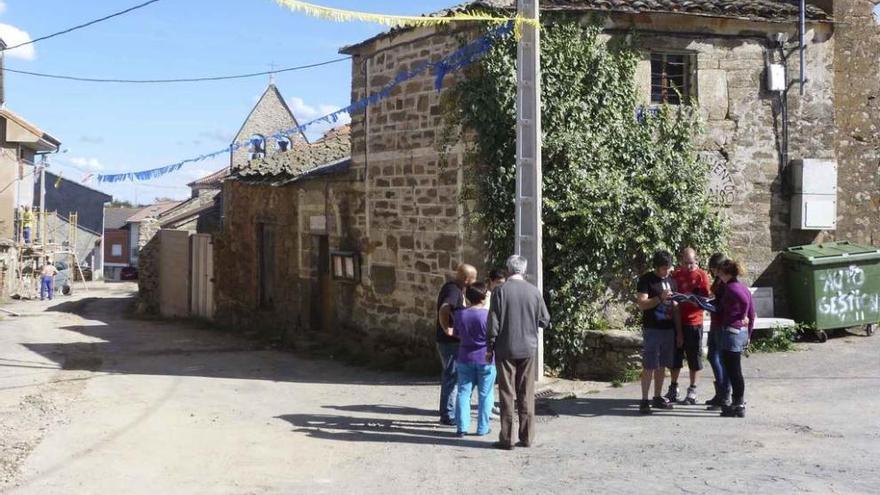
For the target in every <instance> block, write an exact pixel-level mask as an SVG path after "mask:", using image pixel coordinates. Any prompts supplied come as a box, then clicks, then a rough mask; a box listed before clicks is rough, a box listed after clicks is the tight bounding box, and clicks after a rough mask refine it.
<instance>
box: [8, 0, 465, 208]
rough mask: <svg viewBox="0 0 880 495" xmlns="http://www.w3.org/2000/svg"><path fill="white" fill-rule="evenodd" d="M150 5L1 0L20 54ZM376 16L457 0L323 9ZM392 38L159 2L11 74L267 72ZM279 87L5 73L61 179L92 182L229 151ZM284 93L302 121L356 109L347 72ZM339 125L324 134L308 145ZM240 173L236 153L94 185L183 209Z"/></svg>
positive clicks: (38, 52) (325, 0) (260, 10)
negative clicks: (208, 187) (141, 178)
mask: <svg viewBox="0 0 880 495" xmlns="http://www.w3.org/2000/svg"><path fill="white" fill-rule="evenodd" d="M142 1H143V0H113V1H107V0H103V1H99V0H79V1H76V2H72V1H70V0H0V37H2V38H3V39H4V40H5V41H6V42H7V44H8V45H10V46H11V45H14V44H16V43H18V42H21V41H26V40H28V39H32V38H36V37H39V36H42V35H45V34H49V33H53V32H55V31H59V30H62V29H65V28H68V27H70V26H72V25H75V24H79V23H82V22H85V21H89V20H92V19H95V18H98V17H102V16H104V15H107V14H110V13H112V12H115V11H118V10H122V9H125V8H128V7H130V6H133V5H136V4H139V3H142ZM312 1H313V3H319V4H321V5H327V6H331V7H339V8H345V9H356V10H361V11H368V12H378V13H387V14H403V15H412V14H420V13H424V12H430V11H434V10H439V9H441V8H443V7H446V6H449V5H452V4H455V3H458V0H419V1H418V2H417V3H416V2H412V1H404V0H385V1H379V0H312ZM385 29H386V28H384V27H382V26H380V25H376V24H366V23H337V22H331V21H325V20H320V19H314V18H311V17H308V16H305V15H304V14H300V13H295V12H292V11H290V10H287V9H285V8H283V7H280V6H278V5H277V4H276V3H275V2H273V1H272V0H213V1H209V0H161V1H159V2H157V3H155V4H152V5H149V6H147V7H145V8H142V9H140V10H136V11H134V12H132V13H129V14H127V15H124V16H120V17H117V18H114V19H111V20H108V21H106V22H104V23H101V24H97V25H94V26H91V27H87V28H85V29H82V30H79V31H75V32H73V33H70V34H67V35H64V36H59V37H57V38H52V39H49V40H46V41H41V42H38V43H35V44H34V45H30V46H29V47H26V48H23V49H18V50H13V51H10V52H7V53H6V61H5V63H6V67H8V68H11V69H19V70H26V71H33V72H45V73H52V74H65V75H74V76H84V77H98V78H128V79H138V78H151V79H154V78H162V79H164V78H177V77H199V76H212V75H225V74H237V73H247V72H261V71H268V70H270V68H272V65H273V64H274V66H275V68H279V67H288V66H297V65H304V64H312V63H316V62H322V61H326V60H331V59H335V58H339V57H341V56H342V55H340V54H339V53H338V50H339V48H340V47H342V46H345V45H350V44H353V43H357V42H359V41H361V40H364V39H366V38H368V37H370V36H373V35H374V34H376V33H379V32H382V31H384V30H385ZM268 82H269V80H268V77H257V78H253V79H244V80H234V81H221V82H209V83H189V84H173V85H117V84H94V83H85V82H71V81H59V80H50V79H41V78H35V77H32V76H27V75H22V74H14V73H7V74H6V81H5V83H6V105H7V107H8V108H9V109H11V110H12V111H14V112H16V113H18V114H19V115H21V116H23V117H24V118H25V119H27V120H28V121H30V122H32V123H34V124H36V125H37V126H39V127H40V128H41V129H43V130H44V131H45V132H48V133H50V134H52V135H53V136H55V137H56V138H58V139H59V140H60V141H61V142H62V146H61V149H62V152H61V153H58V154H56V155H52V156H51V157H50V170H51V171H53V172H60V173H61V174H62V175H63V176H64V177H65V178H68V179H71V180H76V181H78V182H79V181H81V180H82V179H83V178H85V177H86V175H87V174H88V172H94V173H116V172H131V171H139V170H146V169H152V168H157V167H161V166H163V165H168V164H171V163H176V162H178V161H180V160H183V159H186V158H191V157H194V156H199V155H201V154H205V153H209V152H213V151H216V150H219V149H223V148H225V147H227V146H228V145H229V143H230V142H231V140H232V138H233V136H234V134H235V133H236V132H237V131H238V129H239V127H240V126H241V124H242V122H243V121H244V119H245V118H246V117H247V115H248V113H249V112H250V110H251V108H252V107H253V106H254V104H255V103H256V102H257V99H258V98H259V96H260V95H261V94H262V93H263V91H265V89H266V85H267V84H268ZM275 84H276V86H278V89H279V90H280V91H281V93H282V94H283V95H284V97H285V99H286V100H287V102H288V104H289V106H290V107H291V109H292V110H293V112H294V115H295V116H296V118H297V119H298V120H299V122H300V123H302V122H306V121H308V120H311V119H313V118H316V117H320V116H322V115H325V114H327V113H329V112H331V111H333V110H336V109H338V108H342V107H345V106H347V105H348V104H349V103H350V99H351V96H350V84H351V65H350V63H349V62H340V63H337V64H333V65H329V66H324V67H320V68H315V69H308V70H305V71H300V72H292V73H285V74H278V75H276V76H275ZM327 128H328V126H325V127H323V129H321V128H317V129H316V131H314V132H312V133H311V134H310V136H309V137H310V138H314V137H317V136H320V133H321V131H322V130H326V129H327ZM227 164H228V155H227V156H224V157H222V158H217V159H215V160H211V161H204V162H199V163H195V164H190V165H187V166H185V167H184V168H183V169H182V170H181V171H179V172H177V173H175V174H170V175H167V176H165V177H164V178H161V179H156V180H152V181H149V182H143V183H132V182H126V183H121V184H109V185H108V184H98V183H97V182H96V181H95V180H94V179H92V180H90V181H89V182H86V184H87V185H89V186H91V187H94V188H96V189H100V190H102V191H104V192H106V193H108V194H111V195H113V196H114V198H116V199H120V200H128V201H132V202H136V203H140V204H146V203H149V202H152V201H153V200H155V199H156V198H160V197H172V198H176V199H185V198H186V197H188V195H189V189H188V188H187V187H186V184H187V183H188V182H191V181H192V180H194V179H197V178H199V177H203V176H205V175H208V174H210V173H212V172H215V171H217V170H219V169H221V168H223V167H224V166H225V165H227Z"/></svg>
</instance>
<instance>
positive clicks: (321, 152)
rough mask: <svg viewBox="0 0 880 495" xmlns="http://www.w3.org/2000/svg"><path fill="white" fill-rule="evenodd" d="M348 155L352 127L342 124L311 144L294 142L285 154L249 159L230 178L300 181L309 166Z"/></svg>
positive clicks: (309, 169)
mask: <svg viewBox="0 0 880 495" xmlns="http://www.w3.org/2000/svg"><path fill="white" fill-rule="evenodd" d="M350 157H351V127H350V126H348V125H345V126H342V127H339V128H336V129H333V130H330V131H328V132H327V133H326V134H324V136H322V137H321V139H319V140H317V141H315V142H314V143H302V144H297V145H295V146H294V147H293V148H292V149H291V150H289V151H286V152H284V153H274V154H271V155H269V156H268V157H266V158H261V159H258V160H251V161H250V162H248V164H247V165H246V166H244V167H242V168H241V169H238V170H236V171H235V172H233V177H235V178H236V179H237V180H240V181H246V182H251V183H270V184H276V185H277V184H287V183H290V182H291V181H294V180H299V178H301V177H302V176H303V175H304V174H306V173H308V172H310V171H311V170H312V169H315V168H318V167H319V166H323V165H328V164H334V163H337V162H340V161H342V160H345V159H348V158H350Z"/></svg>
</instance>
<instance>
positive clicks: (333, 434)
mask: <svg viewBox="0 0 880 495" xmlns="http://www.w3.org/2000/svg"><path fill="white" fill-rule="evenodd" d="M401 409H407V408H401ZM277 418H278V419H283V420H284V421H287V422H288V423H290V424H291V425H293V426H294V430H293V431H294V432H297V433H305V434H306V435H308V436H310V437H312V438H320V439H323V440H340V441H344V442H379V443H411V444H421V445H447V446H451V447H472V448H482V449H488V448H492V441H494V439H495V436H494V435H493V434H491V433H490V434H489V435H486V436H483V437H476V436H467V437H464V438H458V437H457V436H456V435H455V430H454V429H453V428H449V429H448V430H439V429H438V428H441V427H440V426H439V425H438V423H437V422H436V421H410V420H398V419H387V418H358V417H352V416H336V415H329V414H285V415H282V416H277ZM477 438H480V440H476V439H477Z"/></svg>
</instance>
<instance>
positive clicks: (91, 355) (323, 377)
mask: <svg viewBox="0 0 880 495" xmlns="http://www.w3.org/2000/svg"><path fill="white" fill-rule="evenodd" d="M131 301H132V296H131V295H126V296H124V297H105V298H96V297H89V298H84V299H80V300H75V301H67V302H63V303H60V304H56V305H53V306H51V307H49V308H47V309H46V311H51V312H63V313H74V314H77V315H79V316H81V317H83V318H85V319H87V320H88V321H87V322H84V323H83V324H80V325H70V326H64V327H61V329H63V330H67V331H69V332H75V333H77V334H80V335H82V336H83V338H81V339H65V340H66V342H57V343H54V342H50V343H44V342H41V343H29V342H27V343H22V345H23V346H24V347H26V348H27V349H29V350H31V351H33V352H36V353H37V354H40V355H41V356H44V357H46V358H47V359H50V360H51V361H53V362H55V363H57V364H58V366H59V367H60V368H62V369H65V370H87V371H100V372H103V373H113V374H139V375H140V374H143V375H166V376H193V377H208V378H234V379H244V380H267V381H275V382H300V383H327V384H351V385H394V386H397V385H409V386H418V385H434V384H435V381H434V380H432V379H430V378H424V377H418V376H412V375H406V374H403V373H379V372H374V371H370V370H365V369H363V368H356V367H352V366H346V365H344V364H343V363H339V362H335V361H329V360H321V359H311V358H305V357H301V356H296V355H293V354H292V353H290V352H282V351H279V350H274V349H272V348H271V347H268V346H267V345H266V344H265V343H264V342H260V341H256V340H249V339H247V338H244V337H242V336H241V335H237V334H234V333H228V332H221V331H217V330H214V329H210V328H195V327H193V326H191V325H188V324H187V323H186V322H183V323H181V322H173V321H163V320H137V319H127V318H126V309H127V308H128V307H129V306H130V304H131ZM71 340H79V341H78V342H71ZM4 366H9V367H13V366H14V367H26V368H29V367H34V368H37V367H39V368H45V367H47V365H46V364H45V363H41V366H38V365H36V364H32V363H3V362H0V367H4Z"/></svg>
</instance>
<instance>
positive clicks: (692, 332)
mask: <svg viewBox="0 0 880 495" xmlns="http://www.w3.org/2000/svg"><path fill="white" fill-rule="evenodd" d="M680 259H681V264H680V265H679V266H678V268H676V270H675V271H674V272H672V278H673V279H674V280H675V284H676V286H677V287H678V292H679V293H681V294H685V295H690V294H695V295H697V296H701V297H708V296H709V286H710V282H709V275H708V274H706V272H704V271H703V270H701V269H700V266H699V265H698V264H697V252H696V250H694V248H692V247H687V248H684V250H682V252H681V258H680ZM679 311H680V313H681V327H682V333H683V334H684V342H683V345H681V347H678V348H677V349H676V351H675V359H674V361H673V364H672V368H670V370H669V371H670V374H671V375H672V383H671V384H669V391H668V392H667V393H666V398H667V399H668V400H669V401H670V402H674V401H677V400H679V394H678V376H679V374H680V373H681V368H682V367H684V360H685V356H687V363H688V372H689V374H690V380H691V385H690V387H688V389H687V395H686V396H685V399H684V401H685V402H687V403H689V404H696V402H697V374H698V373H699V371H700V370H701V369H703V360H702V356H701V354H702V343H703V308H701V307H699V306H697V305H696V304H694V303H692V302H689V301H684V302H682V303H681V305H680V309H679Z"/></svg>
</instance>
